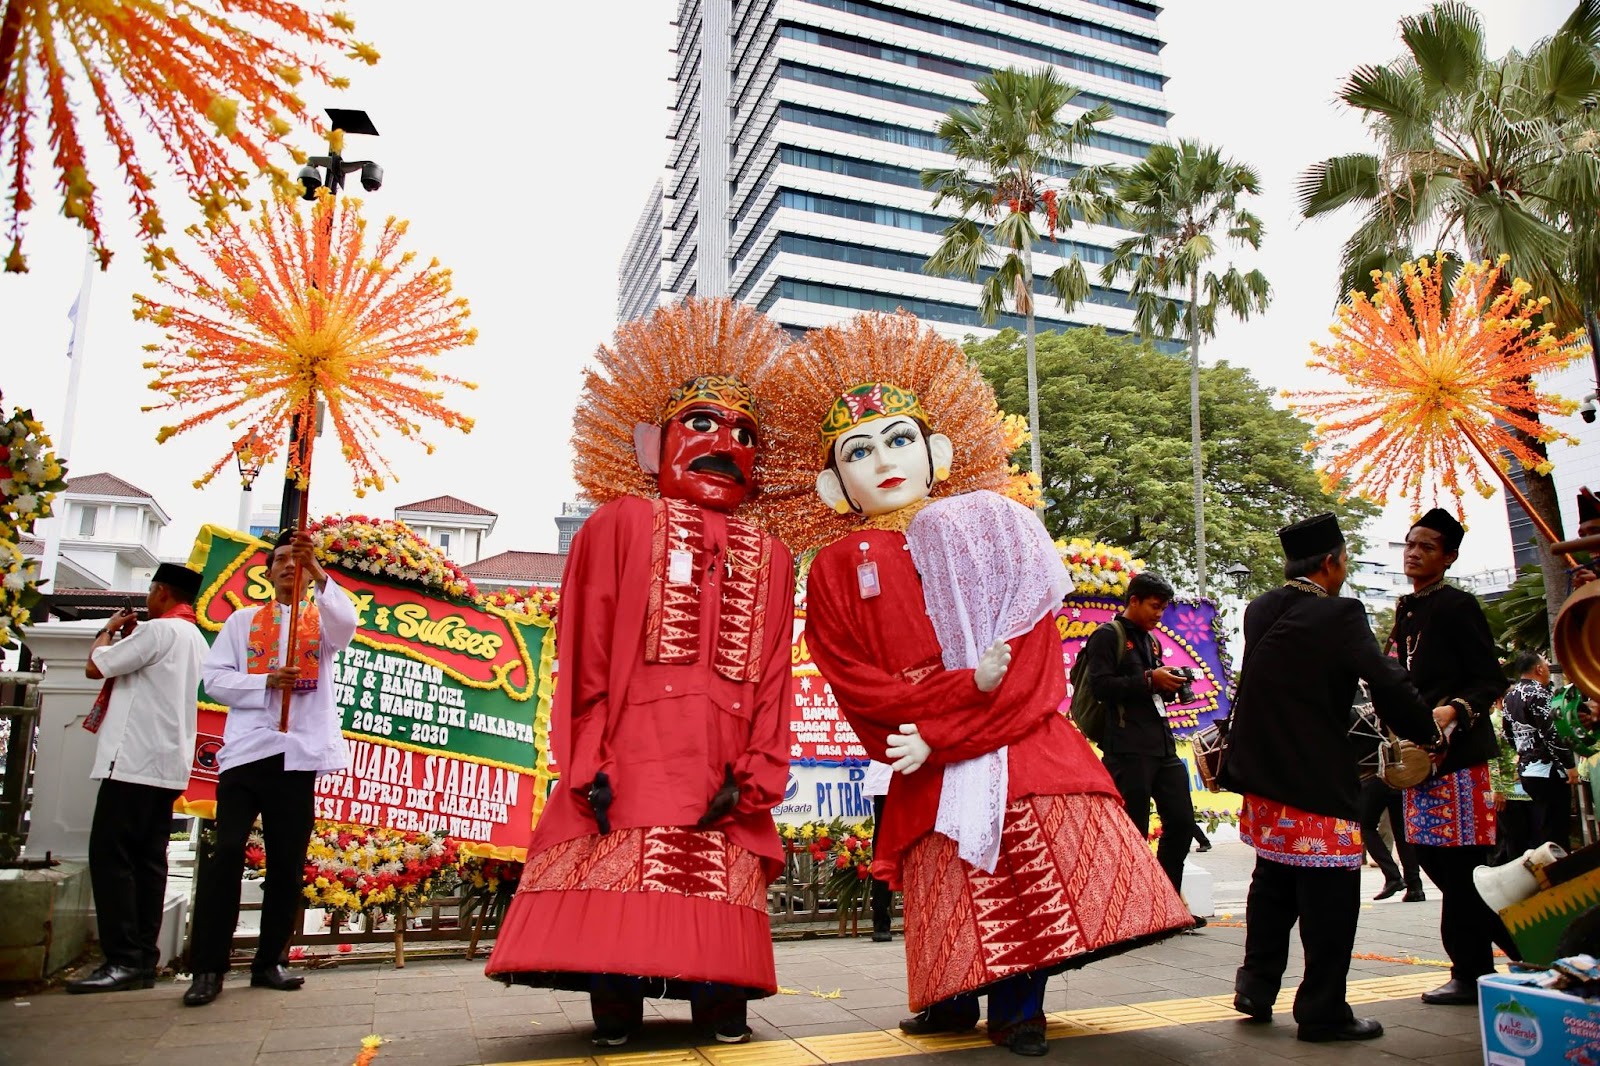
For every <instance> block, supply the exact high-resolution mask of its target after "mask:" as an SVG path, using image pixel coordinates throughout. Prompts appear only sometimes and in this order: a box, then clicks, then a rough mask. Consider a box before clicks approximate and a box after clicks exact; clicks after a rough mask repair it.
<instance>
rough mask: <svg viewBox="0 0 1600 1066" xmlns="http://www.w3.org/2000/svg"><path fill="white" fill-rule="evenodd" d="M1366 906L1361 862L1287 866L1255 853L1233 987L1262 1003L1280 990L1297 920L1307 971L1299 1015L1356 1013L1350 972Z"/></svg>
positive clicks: (1334, 1020) (1308, 1019) (1314, 1018)
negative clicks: (1348, 986) (1349, 997)
mask: <svg viewBox="0 0 1600 1066" xmlns="http://www.w3.org/2000/svg"><path fill="white" fill-rule="evenodd" d="M1360 914H1361V868H1360V867H1358V866H1351V867H1312V866H1289V865H1287V864H1286V863H1281V862H1273V861H1271V860H1270V859H1264V858H1262V857H1261V856H1259V855H1258V856H1256V869H1255V874H1254V876H1252V877H1251V879H1250V900H1249V903H1248V904H1246V908H1245V934H1244V965H1243V966H1241V967H1239V972H1238V975H1237V976H1236V977H1235V978H1234V990H1235V991H1237V992H1241V993H1243V994H1244V995H1246V996H1249V997H1250V998H1251V999H1252V1000H1254V1001H1255V1002H1256V1003H1258V1004H1261V1005H1263V1006H1264V1005H1267V1004H1270V1003H1271V1002H1272V1001H1273V1000H1275V999H1277V998H1278V989H1279V988H1280V987H1281V985H1282V983H1283V971H1284V969H1285V968H1287V967H1288V965H1289V933H1290V931H1291V930H1292V929H1293V928H1294V924H1295V922H1296V921H1297V920H1298V921H1299V923H1300V945H1301V947H1303V948H1304V949H1305V956H1306V972H1305V978H1304V979H1303V980H1302V981H1301V982H1300V990H1299V991H1298V992H1296V993H1295V997H1294V1020H1295V1021H1297V1022H1299V1023H1300V1024H1301V1025H1322V1024H1335V1025H1336V1024H1338V1023H1340V1022H1343V1021H1347V1020H1348V1019H1350V1018H1351V1017H1353V1013H1352V1011H1351V1010H1350V1004H1349V1003H1348V1002H1346V1000H1345V980H1346V978H1348V977H1349V975H1350V951H1351V949H1352V948H1354V947H1355V943H1356V920H1357V918H1358V917H1359V916H1360Z"/></svg>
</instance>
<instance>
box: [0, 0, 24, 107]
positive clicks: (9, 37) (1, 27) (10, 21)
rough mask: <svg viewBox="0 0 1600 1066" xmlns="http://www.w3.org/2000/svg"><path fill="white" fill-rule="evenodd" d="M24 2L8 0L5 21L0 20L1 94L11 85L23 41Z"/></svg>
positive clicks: (21, 0)
mask: <svg viewBox="0 0 1600 1066" xmlns="http://www.w3.org/2000/svg"><path fill="white" fill-rule="evenodd" d="M24 6H26V5H25V4H24V3H23V0H7V3H6V13H5V17H4V19H0V92H4V91H6V87H7V86H8V85H10V83H11V63H12V60H13V59H14V58H15V57H16V54H17V43H18V42H19V41H20V40H21V39H22V9H23V7H24Z"/></svg>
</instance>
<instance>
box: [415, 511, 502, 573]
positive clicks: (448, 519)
mask: <svg viewBox="0 0 1600 1066" xmlns="http://www.w3.org/2000/svg"><path fill="white" fill-rule="evenodd" d="M394 517H395V521H397V522H404V523H405V524H406V525H408V526H410V527H411V531H412V532H413V533H415V534H416V535H417V536H419V537H421V538H422V539H423V540H425V541H427V542H428V543H429V544H432V545H435V546H437V547H438V548H439V550H440V551H442V552H444V553H445V554H446V555H448V556H449V557H450V558H451V559H453V560H455V561H456V562H457V563H459V564H461V565H463V566H465V565H467V564H469V563H476V562H477V561H478V559H479V558H480V557H482V555H483V542H484V540H485V539H486V538H487V537H488V536H489V534H491V533H493V532H494V524H495V520H496V519H498V518H499V517H500V516H499V515H498V514H496V513H495V512H493V511H491V510H489V509H488V508H486V507H479V506H478V505H477V504H475V503H468V502H467V501H466V500H463V499H461V498H460V497H457V496H434V497H431V498H429V499H426V500H418V501H417V502H416V503H408V504H405V505H404V506H402V507H396V508H395V509H394Z"/></svg>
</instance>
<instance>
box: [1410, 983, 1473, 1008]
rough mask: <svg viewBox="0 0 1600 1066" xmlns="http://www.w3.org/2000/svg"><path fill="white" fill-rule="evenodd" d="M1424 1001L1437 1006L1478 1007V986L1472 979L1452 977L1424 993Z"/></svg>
mask: <svg viewBox="0 0 1600 1066" xmlns="http://www.w3.org/2000/svg"><path fill="white" fill-rule="evenodd" d="M1422 1002H1424V1003H1429V1004H1432V1005H1433V1006H1435V1007H1476V1006H1477V1005H1478V986H1477V985H1475V984H1473V983H1472V982H1471V981H1458V980H1456V979H1455V978H1454V977H1452V978H1451V979H1450V980H1448V981H1446V982H1445V983H1444V984H1442V985H1440V986H1439V987H1438V988H1435V989H1433V990H1432V991H1430V992H1424V993H1422Z"/></svg>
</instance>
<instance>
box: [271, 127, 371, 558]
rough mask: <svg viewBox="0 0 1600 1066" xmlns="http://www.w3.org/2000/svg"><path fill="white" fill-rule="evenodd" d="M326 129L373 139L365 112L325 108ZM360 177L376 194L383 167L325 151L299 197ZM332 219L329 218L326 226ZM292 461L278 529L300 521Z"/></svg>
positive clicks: (293, 437)
mask: <svg viewBox="0 0 1600 1066" xmlns="http://www.w3.org/2000/svg"><path fill="white" fill-rule="evenodd" d="M327 112H328V121H329V128H330V129H334V130H341V131H343V132H344V133H347V134H359V135H362V136H366V137H376V136H377V135H378V128H377V127H376V126H374V125H373V124H372V119H370V118H369V117H367V113H366V112H365V111H353V110H349V109H347V108H342V107H330V108H328V109H327ZM355 173H359V174H360V175H361V187H362V188H363V189H365V190H366V191H367V192H377V191H378V190H379V189H381V188H383V167H381V166H379V165H378V164H377V163H375V162H373V161H372V160H370V159H354V160H351V159H345V158H344V157H343V156H342V155H340V154H339V153H338V152H329V153H328V154H327V155H314V156H312V157H311V158H310V159H308V160H306V165H305V166H303V167H301V168H300V175H299V177H300V189H301V193H300V195H301V198H302V199H306V200H314V199H316V196H317V190H318V189H320V188H322V187H323V186H327V189H328V195H330V196H337V195H339V190H340V189H342V188H344V179H345V176H346V175H348V174H355ZM332 223H333V218H332V215H331V214H330V215H329V225H332ZM302 421H303V418H302V416H301V415H298V414H297V415H296V416H295V417H294V420H293V421H292V422H291V423H290V425H289V451H288V454H289V455H290V456H293V455H295V454H297V452H296V449H298V448H299V446H300V441H301V439H302V438H303V437H304V435H305V434H307V433H314V432H316V429H315V427H312V426H305V425H301V422H302ZM293 467H294V464H293V463H292V462H286V463H285V465H284V471H283V498H282V502H281V503H280V505H279V507H278V528H279V529H280V530H284V529H289V528H291V527H298V525H299V522H300V503H301V499H300V497H301V492H300V485H299V482H298V481H296V479H295V475H294V470H293Z"/></svg>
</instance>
